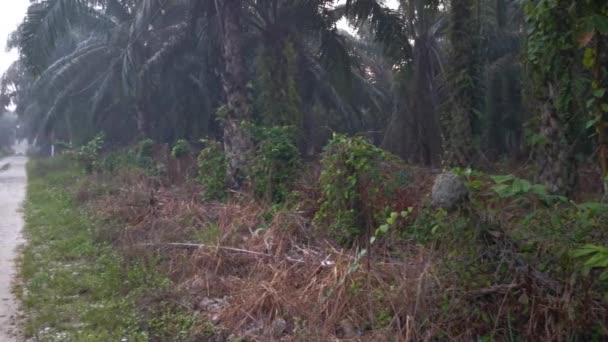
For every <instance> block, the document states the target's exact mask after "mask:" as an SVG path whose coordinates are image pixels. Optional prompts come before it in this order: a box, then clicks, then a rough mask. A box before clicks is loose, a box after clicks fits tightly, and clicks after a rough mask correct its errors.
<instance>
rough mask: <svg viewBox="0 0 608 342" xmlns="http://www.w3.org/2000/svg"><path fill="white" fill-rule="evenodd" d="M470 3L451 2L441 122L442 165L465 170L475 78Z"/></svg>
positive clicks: (471, 149)
mask: <svg viewBox="0 0 608 342" xmlns="http://www.w3.org/2000/svg"><path fill="white" fill-rule="evenodd" d="M474 6H475V2H474V1H473V0H452V2H451V7H450V29H449V39H450V45H451V53H450V64H449V65H450V70H449V71H448V74H447V76H448V77H447V81H448V86H449V90H448V91H449V99H448V104H449V106H448V108H446V110H445V114H444V117H443V120H444V130H443V132H444V153H445V159H444V162H445V164H446V165H449V166H469V165H471V163H472V161H473V153H474V147H473V127H472V125H473V118H474V117H475V110H476V108H475V105H476V99H475V84H476V78H477V70H476V68H477V67H478V65H477V60H476V57H477V56H476V54H477V50H476V49H477V47H476V44H477V41H476V40H477V30H476V22H477V21H476V19H475V18H476V16H475V11H474V8H475V7H474Z"/></svg>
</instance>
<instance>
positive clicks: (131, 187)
mask: <svg viewBox="0 0 608 342" xmlns="http://www.w3.org/2000/svg"><path fill="white" fill-rule="evenodd" d="M104 182H105V183H104ZM100 183H101V184H105V185H104V188H105V189H106V190H107V191H106V192H105V193H104V195H103V196H95V195H93V194H91V192H93V191H92V190H91V187H92V184H97V185H96V186H97V187H99V184H100ZM302 186H303V185H302ZM108 188H109V189H111V190H108ZM308 191H310V192H311V193H314V192H315V191H316V190H315V189H312V188H309V189H308ZM200 192H201V189H199V188H198V187H197V186H196V185H194V184H188V185H187V186H183V187H179V188H178V187H168V186H164V185H163V184H162V182H159V181H158V180H156V179H153V178H149V177H146V176H143V175H141V174H137V173H133V172H130V173H124V174H121V175H120V176H119V177H116V176H115V177H112V178H111V179H109V178H106V179H105V180H100V179H95V180H94V181H93V183H89V184H88V185H87V186H85V187H84V188H83V190H81V191H80V193H79V194H78V196H79V197H80V198H81V199H82V200H90V201H92V202H91V203H92V206H93V208H94V210H95V211H96V212H97V213H98V214H99V215H100V216H101V217H103V218H105V219H106V220H107V221H108V222H110V223H111V224H112V225H114V226H117V227H116V228H115V229H113V230H112V231H111V234H112V235H111V236H110V238H111V239H112V240H113V241H115V244H116V245H117V246H119V247H120V248H121V249H122V250H123V251H124V252H125V254H126V255H132V256H138V255H142V254H146V255H153V256H156V257H160V258H161V259H162V260H163V263H162V265H163V268H164V271H165V272H167V273H168V274H169V275H170V277H171V279H172V280H173V281H174V284H175V291H176V293H179V296H181V297H180V298H179V299H178V300H179V301H181V302H183V303H184V305H188V306H189V307H192V308H193V309H194V310H198V311H201V312H202V314H205V315H207V316H208V317H209V318H210V319H211V320H212V321H213V322H215V323H216V324H218V325H219V326H222V327H223V328H224V329H227V331H230V332H232V333H233V334H234V335H238V336H243V337H247V338H249V339H252V340H268V339H272V336H273V333H272V331H271V330H272V325H273V321H276V320H277V319H281V320H285V321H286V322H287V325H286V328H285V331H284V333H283V334H281V338H280V339H281V340H301V341H310V340H319V341H325V340H331V339H333V338H336V337H342V338H352V339H361V340H374V341H375V340H378V341H381V340H386V336H395V337H396V338H398V336H401V338H400V340H410V341H415V340H420V339H421V338H422V337H423V334H424V333H425V331H427V330H428V329H422V328H420V327H419V325H420V324H421V323H422V322H424V321H426V320H427V319H428V317H426V316H427V313H428V312H429V309H430V308H432V307H433V304H432V303H430V302H429V299H430V298H432V296H429V292H430V291H433V287H434V286H435V283H436V281H435V280H433V278H432V277H433V263H432V256H431V255H430V253H429V251H427V250H425V249H423V248H420V247H415V246H403V249H402V251H401V253H400V255H399V256H398V257H396V256H395V255H389V253H388V252H387V251H381V250H374V251H373V252H374V253H373V257H372V258H371V259H368V258H363V259H360V260H359V259H357V251H355V250H344V249H341V248H339V247H338V246H336V245H335V244H334V243H332V242H330V241H328V240H325V239H324V238H320V236H322V235H323V234H320V235H319V234H316V232H315V229H314V227H312V225H311V223H310V210H314V209H308V210H303V211H282V212H277V213H274V215H273V216H272V217H273V218H272V219H271V220H270V221H269V222H266V221H267V220H266V219H264V217H266V216H268V215H265V213H268V212H269V211H270V210H271V209H270V208H269V207H268V206H265V205H262V204H260V203H258V202H256V201H254V200H253V199H251V198H250V197H248V196H247V195H245V194H235V196H232V199H231V200H230V201H229V202H228V203H225V204H223V203H205V202H202V201H201V196H200ZM311 206H312V204H311ZM211 230H213V231H215V233H214V234H212V237H210V238H204V239H201V238H200V237H201V236H205V234H206V232H209V231H211ZM197 237H198V238H197ZM427 334H428V333H427ZM429 336H430V335H429ZM275 337H276V336H275Z"/></svg>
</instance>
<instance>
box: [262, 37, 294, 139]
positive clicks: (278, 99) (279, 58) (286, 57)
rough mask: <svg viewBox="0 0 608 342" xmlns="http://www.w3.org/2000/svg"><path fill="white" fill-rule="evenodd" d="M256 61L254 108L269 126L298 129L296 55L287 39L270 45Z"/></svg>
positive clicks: (263, 49)
mask: <svg viewBox="0 0 608 342" xmlns="http://www.w3.org/2000/svg"><path fill="white" fill-rule="evenodd" d="M269 45H270V46H264V47H262V48H260V50H259V51H258V55H257V58H256V63H255V65H256V75H257V79H256V82H255V92H256V97H255V99H256V100H255V104H256V108H257V110H258V111H259V112H260V113H261V114H262V121H263V122H264V123H265V124H266V125H270V126H293V127H295V128H296V129H297V130H298V131H299V130H300V129H301V125H302V113H301V110H300V107H301V100H300V94H299V93H298V88H297V86H296V79H295V77H296V72H297V70H296V67H297V65H296V57H297V56H296V51H295V49H294V46H293V43H292V42H291V41H290V40H289V39H288V38H284V39H279V40H277V41H273V42H272V43H271V44H269Z"/></svg>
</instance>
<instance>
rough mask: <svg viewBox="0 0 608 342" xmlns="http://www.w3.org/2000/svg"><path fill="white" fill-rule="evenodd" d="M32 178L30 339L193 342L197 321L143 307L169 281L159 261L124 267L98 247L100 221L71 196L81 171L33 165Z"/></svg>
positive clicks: (170, 308) (24, 260)
mask: <svg viewBox="0 0 608 342" xmlns="http://www.w3.org/2000/svg"><path fill="white" fill-rule="evenodd" d="M28 175H29V183H28V191H27V200H26V204H25V220H26V226H25V231H24V235H25V237H26V239H27V243H26V245H25V247H24V249H23V253H22V257H21V262H20V266H21V268H20V270H21V276H22V279H23V287H22V289H21V291H20V297H21V299H22V300H23V304H24V309H25V314H26V319H25V322H24V333H25V334H26V337H30V338H35V339H37V340H40V341H148V340H167V338H168V340H172V341H190V340H194V339H193V338H194V337H192V336H190V334H189V331H190V330H191V328H192V327H193V325H194V323H195V321H196V316H195V315H193V314H191V313H189V312H185V311H184V310H183V309H180V308H178V307H177V305H172V304H170V303H166V302H162V300H156V301H155V303H156V304H154V305H151V306H153V307H146V308H145V310H143V309H142V308H140V307H138V303H141V302H142V300H143V299H144V298H146V297H148V298H149V297H150V296H151V294H152V295H153V294H155V293H156V294H158V293H161V292H162V291H163V290H164V289H167V288H168V287H169V286H170V282H169V280H168V279H167V278H166V277H164V276H163V275H162V273H160V272H158V271H156V270H155V267H156V265H155V263H154V262H150V261H149V260H148V261H147V262H144V261H143V260H141V261H139V262H127V261H125V260H124V258H122V257H121V255H120V254H118V253H117V252H116V251H115V250H113V248H112V246H111V245H110V244H109V243H107V242H103V241H98V239H97V237H98V236H99V234H98V233H97V231H96V230H97V229H100V228H99V227H100V226H99V223H98V222H96V221H95V219H94V218H92V217H91V216H90V215H89V214H88V212H87V210H86V208H84V207H83V206H82V205H81V204H80V203H77V202H76V201H75V200H74V199H73V196H72V194H71V192H70V190H71V189H74V188H75V186H77V184H78V183H79V182H80V181H81V180H82V179H83V177H84V176H83V173H82V171H81V170H80V169H79V168H78V167H77V166H75V165H73V164H72V163H69V162H66V161H65V160H54V161H40V160H39V161H32V162H30V164H29V165H28ZM148 302H149V301H148ZM144 311H145V312H146V314H144V313H143V312H144ZM144 316H145V317H146V319H144Z"/></svg>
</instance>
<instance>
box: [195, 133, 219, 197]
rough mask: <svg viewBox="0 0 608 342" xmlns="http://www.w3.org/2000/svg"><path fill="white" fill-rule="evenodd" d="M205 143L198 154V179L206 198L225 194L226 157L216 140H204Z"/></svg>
mask: <svg viewBox="0 0 608 342" xmlns="http://www.w3.org/2000/svg"><path fill="white" fill-rule="evenodd" d="M203 143H205V144H206V145H207V147H205V148H204V149H203V150H202V151H201V153H200V154H199V155H198V160H197V168H198V180H199V181H200V182H201V184H203V186H204V187H205V190H206V191H205V198H206V199H223V198H224V197H225V196H226V157H225V155H224V151H223V150H222V145H221V144H220V143H218V142H217V141H213V140H204V141H203Z"/></svg>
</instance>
